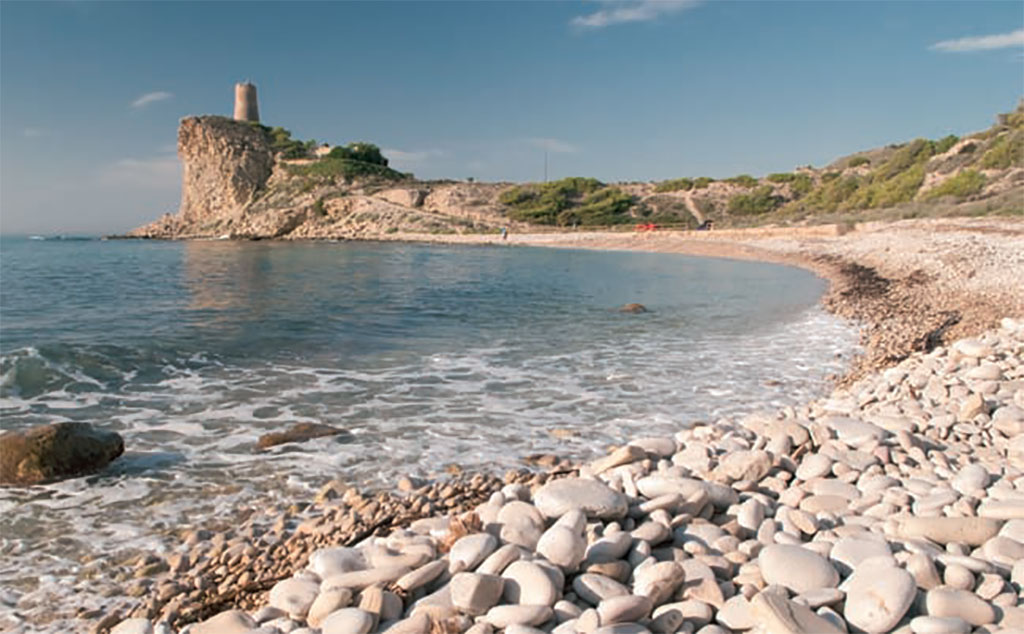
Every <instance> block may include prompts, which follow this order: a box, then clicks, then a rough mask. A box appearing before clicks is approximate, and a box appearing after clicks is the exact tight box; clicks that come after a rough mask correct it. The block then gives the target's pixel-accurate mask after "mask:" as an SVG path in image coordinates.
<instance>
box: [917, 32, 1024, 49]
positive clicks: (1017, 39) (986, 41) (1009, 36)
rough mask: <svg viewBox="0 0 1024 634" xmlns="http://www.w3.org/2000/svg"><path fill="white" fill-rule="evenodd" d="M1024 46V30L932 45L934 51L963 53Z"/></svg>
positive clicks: (944, 41)
mask: <svg viewBox="0 0 1024 634" xmlns="http://www.w3.org/2000/svg"><path fill="white" fill-rule="evenodd" d="M1016 46H1024V29H1017V30H1016V31H1010V32H1009V33H998V34H994V35H979V36H977V37H961V38H959V39H956V40H943V41H941V42H936V43H935V44H932V45H931V49H932V50H934V51H947V52H952V53H962V52H965V51H990V50H993V49H997V48H1013V47H1016Z"/></svg>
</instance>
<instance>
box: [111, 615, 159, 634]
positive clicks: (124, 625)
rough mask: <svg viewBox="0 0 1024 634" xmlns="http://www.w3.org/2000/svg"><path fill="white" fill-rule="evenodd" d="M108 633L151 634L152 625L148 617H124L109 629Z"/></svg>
mask: <svg viewBox="0 0 1024 634" xmlns="http://www.w3.org/2000/svg"><path fill="white" fill-rule="evenodd" d="M110 634H153V626H152V625H150V623H149V620H148V619H125V620H124V621H121V622H120V623H118V624H117V626H115V627H114V629H112V630H110Z"/></svg>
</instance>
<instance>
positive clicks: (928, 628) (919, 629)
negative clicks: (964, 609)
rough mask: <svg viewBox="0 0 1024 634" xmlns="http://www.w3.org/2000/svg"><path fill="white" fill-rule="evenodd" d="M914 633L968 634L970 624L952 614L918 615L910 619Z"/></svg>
mask: <svg viewBox="0 0 1024 634" xmlns="http://www.w3.org/2000/svg"><path fill="white" fill-rule="evenodd" d="M910 629H911V631H913V632H914V634H968V633H969V632H970V631H971V624H970V623H968V622H967V621H965V620H963V619H960V618H957V617H952V616H919V617H917V618H914V619H912V620H911V621H910Z"/></svg>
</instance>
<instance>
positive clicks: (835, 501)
mask: <svg viewBox="0 0 1024 634" xmlns="http://www.w3.org/2000/svg"><path fill="white" fill-rule="evenodd" d="M849 508H850V500H849V499H847V498H845V497H843V496H841V495H809V496H807V497H805V498H804V499H802V500H800V510H801V511H805V512H807V513H814V514H817V513H822V512H825V513H836V514H838V513H841V512H842V511H845V510H847V509H849Z"/></svg>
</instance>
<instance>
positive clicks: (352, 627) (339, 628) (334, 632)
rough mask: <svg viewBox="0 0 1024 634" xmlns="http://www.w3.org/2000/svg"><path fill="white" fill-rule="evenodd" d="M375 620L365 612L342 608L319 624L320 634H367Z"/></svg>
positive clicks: (357, 609)
mask: <svg viewBox="0 0 1024 634" xmlns="http://www.w3.org/2000/svg"><path fill="white" fill-rule="evenodd" d="M375 621H376V618H375V616H374V615H373V614H370V613H369V612H367V611H366V610H360V609H359V608H342V609H340V610H337V611H335V612H332V613H331V614H329V615H328V616H327V618H326V619H324V621H323V623H321V624H320V632H321V634H369V632H370V631H372V630H373V626H374V624H375V623H374V622H375Z"/></svg>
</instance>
